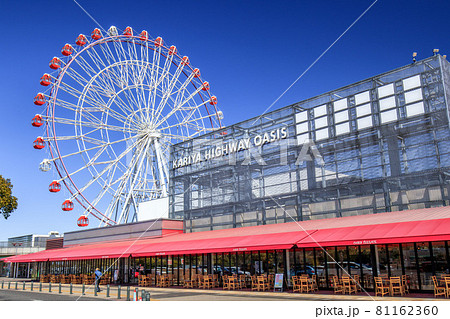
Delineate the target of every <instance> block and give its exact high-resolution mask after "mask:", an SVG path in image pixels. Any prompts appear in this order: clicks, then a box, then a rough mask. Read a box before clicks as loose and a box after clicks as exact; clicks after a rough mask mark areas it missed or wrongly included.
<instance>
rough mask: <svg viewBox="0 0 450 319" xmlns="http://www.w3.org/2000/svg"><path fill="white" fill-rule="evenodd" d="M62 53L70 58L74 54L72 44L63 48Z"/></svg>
mask: <svg viewBox="0 0 450 319" xmlns="http://www.w3.org/2000/svg"><path fill="white" fill-rule="evenodd" d="M61 53H62V55H65V56H69V55H71V54H72V53H73V47H72V46H71V45H70V44H68V43H66V45H64V46H63V48H62V50H61Z"/></svg>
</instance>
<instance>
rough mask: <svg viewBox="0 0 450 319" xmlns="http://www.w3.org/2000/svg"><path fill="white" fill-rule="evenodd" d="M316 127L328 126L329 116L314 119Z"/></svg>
mask: <svg viewBox="0 0 450 319" xmlns="http://www.w3.org/2000/svg"><path fill="white" fill-rule="evenodd" d="M314 125H315V127H316V129H318V128H322V127H325V126H328V118H327V117H326V116H324V117H321V118H319V119H315V120H314Z"/></svg>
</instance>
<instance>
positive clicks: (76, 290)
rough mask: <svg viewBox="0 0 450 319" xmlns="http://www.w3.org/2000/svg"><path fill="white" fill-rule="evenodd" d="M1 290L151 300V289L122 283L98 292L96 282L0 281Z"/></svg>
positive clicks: (107, 286)
mask: <svg viewBox="0 0 450 319" xmlns="http://www.w3.org/2000/svg"><path fill="white" fill-rule="evenodd" d="M103 287H104V286H103ZM0 290H25V291H33V292H48V293H58V294H69V295H74V294H79V295H80V296H86V295H88V296H95V297H97V296H98V297H106V298H114V299H117V300H126V301H150V292H149V291H146V290H144V289H141V290H140V291H139V288H137V287H130V286H127V287H126V288H123V287H121V286H120V285H118V286H116V287H114V288H113V287H111V286H110V285H109V284H108V285H106V291H104V290H102V292H97V290H96V289H95V285H94V284H92V285H85V284H82V285H74V284H61V283H53V284H52V283H42V282H33V281H0Z"/></svg>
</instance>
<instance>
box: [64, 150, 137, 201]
mask: <svg viewBox="0 0 450 319" xmlns="http://www.w3.org/2000/svg"><path fill="white" fill-rule="evenodd" d="M137 144H138V142H135V143H133V144H132V145H131V146H129V147H128V148H127V149H126V150H125V151H123V152H122V154H120V155H119V156H118V157H117V158H116V160H115V161H114V162H113V163H111V164H109V165H108V166H106V167H105V168H104V169H103V170H102V171H101V172H100V173H98V174H97V175H96V176H93V177H92V178H91V180H90V181H89V182H87V183H86V185H84V186H83V187H82V188H81V189H79V190H78V191H77V192H76V193H74V194H73V195H72V196H73V198H76V197H77V196H78V195H79V194H81V193H83V192H84V191H85V190H86V189H87V188H89V187H90V186H91V185H92V184H93V183H95V182H96V181H97V180H98V179H99V178H100V177H101V176H103V175H104V174H105V173H106V172H108V171H109V170H110V169H111V168H112V167H113V166H114V165H117V163H118V162H119V161H120V160H122V158H123V157H125V156H126V155H127V154H128V153H129V152H130V151H131V150H132V149H133V148H134V147H135V146H136V145H137Z"/></svg>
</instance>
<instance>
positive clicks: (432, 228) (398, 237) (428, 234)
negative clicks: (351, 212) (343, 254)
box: [297, 218, 450, 247]
mask: <svg viewBox="0 0 450 319" xmlns="http://www.w3.org/2000/svg"><path fill="white" fill-rule="evenodd" d="M449 230H450V219H448V218H447V219H434V220H424V221H410V222H403V223H389V224H378V225H364V226H353V227H342V228H330V229H320V230H318V231H317V232H315V233H314V234H313V235H312V236H308V237H306V238H304V239H302V240H300V241H298V242H297V246H298V247H318V246H346V245H369V244H392V243H407V242H418V241H441V240H450V232H449Z"/></svg>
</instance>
